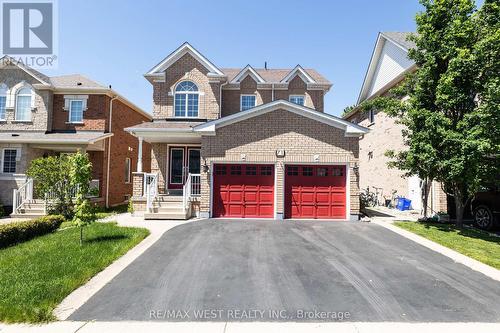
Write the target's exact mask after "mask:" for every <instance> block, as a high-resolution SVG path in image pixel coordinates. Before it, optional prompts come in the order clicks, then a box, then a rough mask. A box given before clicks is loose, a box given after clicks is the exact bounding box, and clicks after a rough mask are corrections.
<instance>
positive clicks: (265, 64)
mask: <svg viewBox="0 0 500 333" xmlns="http://www.w3.org/2000/svg"><path fill="white" fill-rule="evenodd" d="M264 69H265V70H267V61H264Z"/></svg>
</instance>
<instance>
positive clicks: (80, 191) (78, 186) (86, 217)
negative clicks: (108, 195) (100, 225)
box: [69, 152, 95, 245]
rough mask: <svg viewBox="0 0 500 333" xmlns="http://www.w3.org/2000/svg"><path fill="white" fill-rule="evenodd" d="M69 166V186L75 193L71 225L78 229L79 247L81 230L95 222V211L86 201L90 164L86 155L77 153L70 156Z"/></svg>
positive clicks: (90, 172) (90, 170) (81, 239)
mask: <svg viewBox="0 0 500 333" xmlns="http://www.w3.org/2000/svg"><path fill="white" fill-rule="evenodd" d="M70 166H71V167H70V170H69V175H70V180H71V186H72V188H74V189H75V192H76V204H75V214H74V216H73V223H74V224H75V225H76V226H77V227H79V228H80V245H83V228H84V227H85V226H87V225H89V224H91V223H92V222H94V221H95V209H94V207H93V206H92V205H91V204H90V202H89V200H88V199H87V197H88V195H89V194H90V180H91V179H92V163H90V160H89V157H88V155H87V154H82V153H80V152H77V153H76V154H73V155H72V156H71V164H70Z"/></svg>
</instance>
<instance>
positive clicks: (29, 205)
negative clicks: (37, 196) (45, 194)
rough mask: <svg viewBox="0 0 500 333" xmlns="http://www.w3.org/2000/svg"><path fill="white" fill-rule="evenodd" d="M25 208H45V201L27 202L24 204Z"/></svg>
mask: <svg viewBox="0 0 500 333" xmlns="http://www.w3.org/2000/svg"><path fill="white" fill-rule="evenodd" d="M23 207H24V208H28V209H44V207H45V203H43V202H27V203H25V204H24V205H23Z"/></svg>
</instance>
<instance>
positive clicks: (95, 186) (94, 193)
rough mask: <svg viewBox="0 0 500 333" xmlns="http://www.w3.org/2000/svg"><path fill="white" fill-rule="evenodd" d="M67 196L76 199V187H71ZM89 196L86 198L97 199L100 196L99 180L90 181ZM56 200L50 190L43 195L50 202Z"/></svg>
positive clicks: (53, 192) (55, 196)
mask: <svg viewBox="0 0 500 333" xmlns="http://www.w3.org/2000/svg"><path fill="white" fill-rule="evenodd" d="M68 191H69V194H70V196H71V198H72V199H74V198H76V193H77V192H78V187H77V186H73V187H71V188H70V189H69V190H68ZM89 192H90V193H89V195H88V196H87V197H88V198H98V197H99V196H100V181H99V179H92V180H91V181H90V183H89ZM55 199H57V195H56V192H55V191H53V190H50V191H49V192H47V193H46V194H45V200H48V201H51V200H55Z"/></svg>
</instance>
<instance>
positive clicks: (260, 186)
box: [126, 43, 367, 220]
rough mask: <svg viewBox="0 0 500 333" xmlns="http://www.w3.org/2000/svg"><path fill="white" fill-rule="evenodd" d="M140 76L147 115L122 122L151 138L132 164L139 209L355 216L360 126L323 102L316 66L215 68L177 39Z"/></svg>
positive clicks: (168, 213)
mask: <svg viewBox="0 0 500 333" xmlns="http://www.w3.org/2000/svg"><path fill="white" fill-rule="evenodd" d="M145 77H146V79H147V80H148V81H149V82H150V83H151V84H152V85H153V121H151V122H145V123H142V124H138V125H136V126H132V127H130V128H128V129H126V130H127V131H129V132H131V133H133V134H134V135H135V136H137V137H138V138H139V142H140V143H142V142H148V143H150V144H151V147H152V148H151V170H146V169H144V170H146V171H147V172H146V173H143V172H138V173H135V174H134V196H133V198H132V199H133V202H134V207H135V210H136V211H145V213H146V214H145V216H146V218H187V217H189V216H191V215H192V214H194V213H196V214H198V215H199V216H202V217H209V216H210V217H252V218H276V219H282V218H324V219H339V220H349V219H357V217H358V213H359V200H358V175H357V161H358V137H359V136H360V135H362V134H364V133H366V132H367V130H366V129H365V128H363V127H361V126H358V125H355V124H352V123H350V122H348V121H345V120H342V119H340V118H338V117H334V116H332V115H329V114H326V113H325V112H324V103H323V100H324V95H325V94H326V93H327V92H328V91H329V89H330V88H331V83H330V82H329V81H328V80H326V79H325V78H324V77H323V76H322V75H321V74H319V73H318V72H317V71H315V70H313V69H304V68H302V67H301V66H296V67H295V68H290V69H266V68H264V69H256V68H253V67H251V66H250V65H248V66H246V67H244V68H238V69H235V68H229V69H225V68H219V67H217V66H215V65H214V64H213V63H212V62H210V61H209V60H208V59H207V58H206V57H205V56H203V55H202V54H201V53H200V52H198V51H197V50H196V49H194V48H193V47H192V46H191V45H189V44H188V43H184V44H183V45H181V46H180V47H179V48H178V49H177V50H175V51H174V52H173V53H171V54H170V55H169V56H167V57H166V58H165V59H164V60H162V61H161V62H160V63H159V64H158V65H156V66H155V67H154V68H152V69H151V70H150V71H149V72H148V73H147V74H145ZM138 169H140V168H138Z"/></svg>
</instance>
